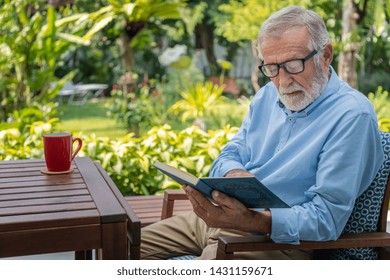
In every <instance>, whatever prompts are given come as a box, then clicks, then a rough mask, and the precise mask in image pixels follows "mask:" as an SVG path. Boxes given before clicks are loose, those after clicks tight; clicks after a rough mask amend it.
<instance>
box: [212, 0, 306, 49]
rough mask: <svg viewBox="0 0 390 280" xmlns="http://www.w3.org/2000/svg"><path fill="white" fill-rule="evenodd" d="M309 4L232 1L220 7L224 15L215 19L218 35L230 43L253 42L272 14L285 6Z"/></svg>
mask: <svg viewBox="0 0 390 280" xmlns="http://www.w3.org/2000/svg"><path fill="white" fill-rule="evenodd" d="M308 3H309V1H307V0H288V1H267V0H263V1H259V0H243V1H237V0H230V1H229V3H227V4H222V5H220V6H219V7H218V10H219V11H221V12H222V13H221V14H218V15H216V17H215V18H214V20H215V22H216V34H218V35H220V36H223V37H224V38H226V39H227V40H228V41H229V42H240V41H253V40H255V39H256V36H257V33H258V31H259V28H260V26H261V24H262V23H263V22H264V21H265V20H266V19H267V18H268V17H269V16H270V15H271V14H272V13H274V12H276V11H277V10H279V9H281V8H283V7H285V6H289V5H299V6H305V5H307V4H308Z"/></svg>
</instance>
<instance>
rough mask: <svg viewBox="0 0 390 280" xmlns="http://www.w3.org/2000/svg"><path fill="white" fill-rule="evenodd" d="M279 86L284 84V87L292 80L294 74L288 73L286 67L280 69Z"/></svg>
mask: <svg viewBox="0 0 390 280" xmlns="http://www.w3.org/2000/svg"><path fill="white" fill-rule="evenodd" d="M277 78H278V83H279V86H282V87H284V88H286V87H288V86H289V85H290V84H291V83H292V82H293V79H292V75H291V74H290V73H287V72H286V70H284V68H280V69H279V75H278V76H277Z"/></svg>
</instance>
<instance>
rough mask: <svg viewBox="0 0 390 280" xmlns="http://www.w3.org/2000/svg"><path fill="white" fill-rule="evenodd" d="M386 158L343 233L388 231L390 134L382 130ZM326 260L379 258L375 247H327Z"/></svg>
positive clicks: (357, 200)
mask: <svg viewBox="0 0 390 280" xmlns="http://www.w3.org/2000/svg"><path fill="white" fill-rule="evenodd" d="M381 141H382V147H383V151H384V154H385V160H384V162H383V163H382V165H381V167H380V169H379V171H378V173H377V174H376V176H375V178H374V180H373V181H372V183H371V184H370V186H369V187H368V189H367V190H366V191H365V192H364V193H363V194H362V195H360V196H359V197H358V198H357V199H356V202H355V207H354V209H353V211H352V213H351V216H350V217H349V219H348V222H347V224H346V226H345V228H344V231H343V233H361V232H379V231H381V232H385V231H386V226H387V213H388V210H389V198H390V182H389V179H388V178H389V171H390V133H386V132H381ZM324 254H325V258H326V259H340V260H341V259H378V256H379V255H378V251H377V250H376V249H375V248H350V249H337V250H326V252H321V258H324Z"/></svg>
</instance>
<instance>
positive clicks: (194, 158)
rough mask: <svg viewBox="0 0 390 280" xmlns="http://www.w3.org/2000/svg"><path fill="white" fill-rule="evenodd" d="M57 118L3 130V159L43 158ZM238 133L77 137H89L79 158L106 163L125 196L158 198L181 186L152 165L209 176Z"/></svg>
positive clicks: (162, 130)
mask: <svg viewBox="0 0 390 280" xmlns="http://www.w3.org/2000/svg"><path fill="white" fill-rule="evenodd" d="M55 121H56V120H50V121H49V122H46V123H45V122H35V123H33V124H31V126H30V129H29V131H28V132H26V133H22V132H20V131H19V129H17V128H10V129H5V130H2V131H0V160H16V159H25V158H43V143H42V138H43V137H42V136H43V135H44V134H45V133H48V132H51V131H52V130H53V124H54V123H55ZM236 132H237V128H232V127H226V128H225V129H221V130H216V131H208V132H205V131H202V130H200V129H199V128H198V127H190V128H187V129H185V130H182V131H179V132H175V131H173V130H172V129H171V127H170V126H168V125H164V126H162V127H153V128H152V129H151V130H150V131H149V132H148V133H147V134H146V135H145V136H142V137H140V138H135V137H134V134H128V135H127V136H125V137H123V138H120V139H118V140H110V139H109V138H106V137H96V136H94V135H93V134H92V135H90V136H85V135H82V134H75V136H79V137H81V138H82V139H83V143H84V146H83V148H82V150H81V151H80V153H79V156H89V157H91V158H92V159H93V160H95V161H98V162H99V163H100V164H102V166H103V168H104V169H105V170H106V171H107V173H108V174H109V175H110V177H111V178H112V179H113V181H114V182H115V183H116V185H117V186H118V188H119V189H120V190H121V192H122V193H123V194H124V195H132V194H154V193H157V192H161V191H162V190H164V189H165V188H179V187H180V186H179V185H178V184H177V183H174V182H173V181H171V180H170V179H168V178H167V177H166V176H164V175H163V174H162V173H160V172H158V171H157V170H156V169H155V168H153V167H152V164H153V163H154V162H155V161H156V160H160V161H163V162H166V163H169V164H172V165H173V166H176V167H179V168H181V169H183V170H186V171H188V172H190V173H192V174H194V175H196V176H207V174H208V172H209V170H210V167H211V163H212V162H213V160H214V159H215V158H216V157H217V156H218V154H219V153H220V151H221V149H222V147H223V145H225V143H226V142H227V141H228V140H230V139H231V138H232V137H233V135H234V134H235V133H236Z"/></svg>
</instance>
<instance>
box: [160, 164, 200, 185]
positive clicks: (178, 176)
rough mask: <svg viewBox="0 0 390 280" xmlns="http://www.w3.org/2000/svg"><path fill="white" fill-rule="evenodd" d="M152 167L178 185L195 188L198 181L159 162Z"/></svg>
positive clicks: (192, 176)
mask: <svg viewBox="0 0 390 280" xmlns="http://www.w3.org/2000/svg"><path fill="white" fill-rule="evenodd" d="M153 166H154V167H156V168H158V169H159V170H160V171H162V172H163V173H164V174H166V175H168V176H169V177H170V178H172V179H173V180H175V181H176V182H178V183H179V184H182V185H189V186H195V185H196V184H197V183H198V180H199V179H198V178H197V177H196V176H194V175H192V174H191V173H188V172H185V171H183V170H180V169H178V168H175V167H173V166H170V165H167V164H165V163H162V162H159V161H156V162H155V163H154V164H153Z"/></svg>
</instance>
